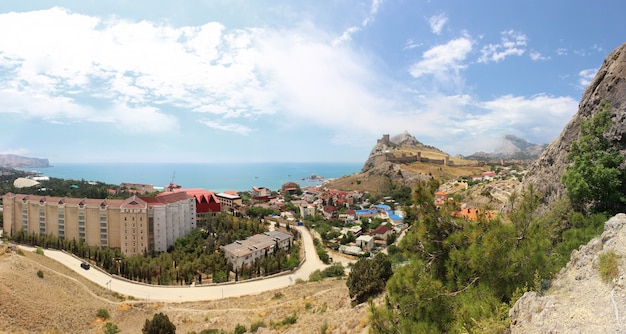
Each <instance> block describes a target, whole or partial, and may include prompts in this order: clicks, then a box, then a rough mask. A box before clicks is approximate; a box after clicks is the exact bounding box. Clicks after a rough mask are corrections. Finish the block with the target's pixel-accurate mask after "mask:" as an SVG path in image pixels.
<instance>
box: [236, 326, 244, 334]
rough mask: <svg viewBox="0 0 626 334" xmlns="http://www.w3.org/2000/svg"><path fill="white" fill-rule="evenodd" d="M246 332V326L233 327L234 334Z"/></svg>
mask: <svg viewBox="0 0 626 334" xmlns="http://www.w3.org/2000/svg"><path fill="white" fill-rule="evenodd" d="M245 332H246V326H244V325H241V324H237V326H235V332H234V333H235V334H243V333H245Z"/></svg>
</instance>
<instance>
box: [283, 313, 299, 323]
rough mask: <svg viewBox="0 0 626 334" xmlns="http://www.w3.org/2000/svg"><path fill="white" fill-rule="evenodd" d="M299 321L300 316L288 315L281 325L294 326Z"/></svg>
mask: <svg viewBox="0 0 626 334" xmlns="http://www.w3.org/2000/svg"><path fill="white" fill-rule="evenodd" d="M297 320H298V315H297V314H295V313H294V314H292V315H288V316H286V317H285V319H283V320H282V321H281V322H280V324H281V325H293V324H295V323H296V321H297Z"/></svg>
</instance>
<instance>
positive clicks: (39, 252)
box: [33, 247, 43, 255]
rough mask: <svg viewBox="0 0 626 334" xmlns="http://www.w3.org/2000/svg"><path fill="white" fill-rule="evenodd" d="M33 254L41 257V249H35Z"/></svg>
mask: <svg viewBox="0 0 626 334" xmlns="http://www.w3.org/2000/svg"><path fill="white" fill-rule="evenodd" d="M33 252H34V253H35V254H39V255H43V249H41V247H37V248H35V250H34V251H33Z"/></svg>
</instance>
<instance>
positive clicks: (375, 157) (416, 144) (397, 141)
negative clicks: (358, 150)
mask: <svg viewBox="0 0 626 334" xmlns="http://www.w3.org/2000/svg"><path fill="white" fill-rule="evenodd" d="M402 147H404V148H406V147H410V148H429V149H431V150H437V151H439V149H437V148H434V147H431V146H426V145H424V144H422V143H421V142H420V141H419V140H417V139H416V138H415V137H413V136H412V135H411V134H410V133H408V132H406V131H405V132H403V133H400V134H397V135H395V136H393V137H389V135H384V136H383V138H382V139H378V141H377V142H376V145H374V147H373V148H372V151H371V152H370V155H369V157H368V158H367V160H366V161H365V164H363V168H362V169H361V172H362V173H364V172H367V171H368V170H370V169H372V168H375V167H378V165H380V164H385V160H386V159H385V153H386V152H388V151H389V150H392V149H396V148H402Z"/></svg>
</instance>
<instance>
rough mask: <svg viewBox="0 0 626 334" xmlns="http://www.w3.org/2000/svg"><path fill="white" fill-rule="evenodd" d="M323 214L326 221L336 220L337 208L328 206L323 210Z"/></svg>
mask: <svg viewBox="0 0 626 334" xmlns="http://www.w3.org/2000/svg"><path fill="white" fill-rule="evenodd" d="M322 214H323V215H324V218H326V219H332V218H335V217H336V216H337V208H336V207H334V206H331V205H326V206H325V207H324V208H323V210H322Z"/></svg>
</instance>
